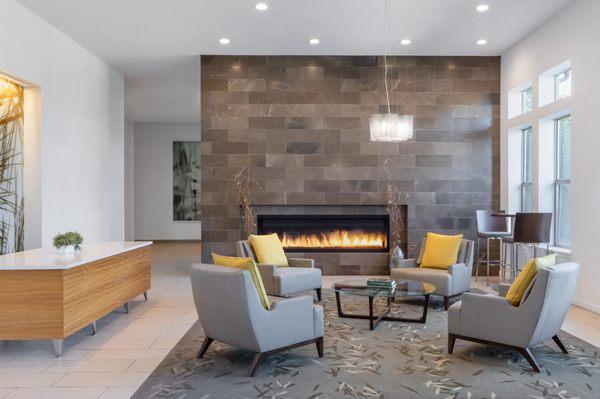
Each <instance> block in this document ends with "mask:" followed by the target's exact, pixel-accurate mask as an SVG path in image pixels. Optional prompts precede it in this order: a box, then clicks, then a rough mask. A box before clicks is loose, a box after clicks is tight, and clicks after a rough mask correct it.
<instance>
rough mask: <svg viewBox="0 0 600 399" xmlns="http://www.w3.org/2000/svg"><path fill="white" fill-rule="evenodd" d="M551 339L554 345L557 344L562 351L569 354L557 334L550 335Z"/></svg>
mask: <svg viewBox="0 0 600 399" xmlns="http://www.w3.org/2000/svg"><path fill="white" fill-rule="evenodd" d="M552 340H553V341H554V342H555V343H556V345H558V347H559V348H560V350H561V351H562V353H565V354H567V355H568V354H569V351H568V350H567V348H565V346H564V345H563V343H562V341H561V340H560V338H558V335H555V336H554V337H552Z"/></svg>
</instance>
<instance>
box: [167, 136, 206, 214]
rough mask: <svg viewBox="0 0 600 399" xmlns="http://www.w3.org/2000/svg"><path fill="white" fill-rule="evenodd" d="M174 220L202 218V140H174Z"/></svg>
mask: <svg viewBox="0 0 600 399" xmlns="http://www.w3.org/2000/svg"><path fill="white" fill-rule="evenodd" d="M173 220H174V221H186V220H200V142H199V141H174V142H173Z"/></svg>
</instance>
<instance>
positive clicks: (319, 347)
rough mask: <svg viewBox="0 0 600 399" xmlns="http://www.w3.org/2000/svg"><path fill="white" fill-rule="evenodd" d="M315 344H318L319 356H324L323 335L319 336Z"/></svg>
mask: <svg viewBox="0 0 600 399" xmlns="http://www.w3.org/2000/svg"><path fill="white" fill-rule="evenodd" d="M315 344H316V345H317V353H318V354H319V357H323V337H321V338H319V339H318V340H317V341H316V342H315Z"/></svg>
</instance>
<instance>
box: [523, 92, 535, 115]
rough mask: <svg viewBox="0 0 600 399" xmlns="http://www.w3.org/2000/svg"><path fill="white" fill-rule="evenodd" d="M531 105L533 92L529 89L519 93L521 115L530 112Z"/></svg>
mask: <svg viewBox="0 0 600 399" xmlns="http://www.w3.org/2000/svg"><path fill="white" fill-rule="evenodd" d="M532 104H533V90H532V89H531V87H528V88H527V89H525V90H523V91H522V92H521V114H526V113H527V112H531V109H532Z"/></svg>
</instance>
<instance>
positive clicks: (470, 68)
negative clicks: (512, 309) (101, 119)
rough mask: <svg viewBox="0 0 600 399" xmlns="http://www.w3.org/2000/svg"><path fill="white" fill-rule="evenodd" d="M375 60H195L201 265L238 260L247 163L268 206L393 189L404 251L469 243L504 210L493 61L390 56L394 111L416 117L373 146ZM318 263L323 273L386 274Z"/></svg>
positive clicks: (377, 201)
mask: <svg viewBox="0 0 600 399" xmlns="http://www.w3.org/2000/svg"><path fill="white" fill-rule="evenodd" d="M382 62H383V59H382V57H345V56H344V57H338V56H335V57H329V56H322V57H298V56H203V57H202V69H201V74H202V88H201V92H202V142H203V143H202V184H201V191H202V193H201V195H202V241H203V243H202V259H203V260H204V261H209V260H210V253H211V252H219V253H223V254H234V253H235V249H234V243H235V241H236V240H239V239H240V236H241V232H240V230H241V228H240V227H241V226H240V219H239V216H240V210H239V206H238V203H237V194H236V191H235V187H234V182H233V177H234V176H235V174H237V173H238V172H239V171H240V169H241V168H244V167H245V168H247V169H248V170H249V174H250V178H251V191H252V197H253V202H254V203H255V204H261V205H263V206H264V205H378V206H381V205H383V204H384V200H385V190H386V186H387V184H388V182H394V183H396V184H397V186H398V187H399V188H400V189H401V190H403V192H405V193H406V195H405V196H404V200H405V203H406V205H407V218H408V247H409V253H410V254H414V253H415V252H416V251H417V250H418V246H419V244H420V242H421V240H422V237H423V235H424V234H425V232H427V231H438V232H442V233H457V232H460V233H463V234H465V236H466V237H468V238H474V237H475V233H476V226H475V210H476V209H484V208H490V207H497V206H498V204H499V100H500V99H499V91H500V84H499V81H500V58H499V57H388V63H389V65H390V69H389V87H390V101H391V103H392V111H396V112H398V113H400V114H404V113H407V114H412V115H414V117H415V119H414V120H415V137H414V139H413V140H412V141H410V142H405V143H373V142H370V141H369V116H370V115H371V114H373V113H377V112H384V111H385V108H386V107H385V94H384V89H383V65H382ZM355 255H358V256H362V255H361V254H355ZM338 258H339V257H338ZM357 259H358V257H357ZM318 263H321V264H318V266H320V267H322V268H323V269H324V273H325V274H340V273H342V274H346V273H348V274H351V273H374V272H379V271H381V270H382V269H381V267H382V265H379V266H374V267H373V268H368V267H363V268H360V267H359V268H357V267H356V264H353V265H352V266H351V265H348V268H347V269H344V265H343V264H341V262H338V263H337V264H336V261H335V259H323V261H322V262H318ZM357 263H360V262H357Z"/></svg>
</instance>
